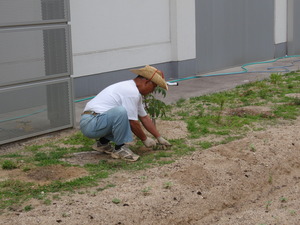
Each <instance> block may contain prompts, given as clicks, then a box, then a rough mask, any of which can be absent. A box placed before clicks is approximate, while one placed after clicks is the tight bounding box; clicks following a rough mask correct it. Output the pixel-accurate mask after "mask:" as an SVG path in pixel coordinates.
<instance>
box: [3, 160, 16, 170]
mask: <svg viewBox="0 0 300 225" xmlns="http://www.w3.org/2000/svg"><path fill="white" fill-rule="evenodd" d="M16 168H17V164H16V163H15V162H14V161H12V160H5V161H4V162H3V164H2V169H4V170H12V169H16Z"/></svg>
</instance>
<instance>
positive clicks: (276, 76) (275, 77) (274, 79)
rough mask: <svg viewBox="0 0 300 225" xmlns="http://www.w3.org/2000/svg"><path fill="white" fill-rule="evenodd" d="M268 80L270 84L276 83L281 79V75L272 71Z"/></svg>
mask: <svg viewBox="0 0 300 225" xmlns="http://www.w3.org/2000/svg"><path fill="white" fill-rule="evenodd" d="M270 80H271V83H272V84H278V83H280V82H281V81H282V76H281V75H280V74H275V73H272V74H271V75H270Z"/></svg>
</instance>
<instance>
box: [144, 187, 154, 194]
mask: <svg viewBox="0 0 300 225" xmlns="http://www.w3.org/2000/svg"><path fill="white" fill-rule="evenodd" d="M151 189H152V188H151V187H146V188H144V189H143V190H142V193H143V195H149V194H150V191H151Z"/></svg>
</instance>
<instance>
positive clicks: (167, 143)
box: [157, 136, 171, 146]
mask: <svg viewBox="0 0 300 225" xmlns="http://www.w3.org/2000/svg"><path fill="white" fill-rule="evenodd" d="M157 140H158V143H159V144H161V145H165V146H171V144H170V142H168V141H167V140H166V139H164V138H163V137H162V136H160V137H158V138H157Z"/></svg>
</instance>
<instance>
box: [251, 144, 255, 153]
mask: <svg viewBox="0 0 300 225" xmlns="http://www.w3.org/2000/svg"><path fill="white" fill-rule="evenodd" d="M250 151H251V152H256V148H255V146H254V144H251V145H250Z"/></svg>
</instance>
